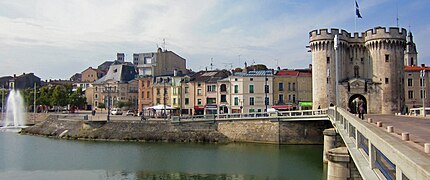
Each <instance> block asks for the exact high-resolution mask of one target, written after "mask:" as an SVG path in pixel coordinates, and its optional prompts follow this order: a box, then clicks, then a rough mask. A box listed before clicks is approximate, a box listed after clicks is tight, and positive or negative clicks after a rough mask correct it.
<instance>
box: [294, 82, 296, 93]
mask: <svg viewBox="0 0 430 180" xmlns="http://www.w3.org/2000/svg"><path fill="white" fill-rule="evenodd" d="M293 91H296V83H293Z"/></svg>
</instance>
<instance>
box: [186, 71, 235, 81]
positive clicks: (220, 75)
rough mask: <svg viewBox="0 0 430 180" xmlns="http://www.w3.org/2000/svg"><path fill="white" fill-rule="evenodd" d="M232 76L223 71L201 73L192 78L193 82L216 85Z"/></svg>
mask: <svg viewBox="0 0 430 180" xmlns="http://www.w3.org/2000/svg"><path fill="white" fill-rule="evenodd" d="M229 75H230V72H228V71H226V70H222V71H199V72H197V73H195V74H193V75H192V76H191V81H198V82H208V83H216V82H217V81H218V80H221V79H224V78H226V77H228V76H229Z"/></svg>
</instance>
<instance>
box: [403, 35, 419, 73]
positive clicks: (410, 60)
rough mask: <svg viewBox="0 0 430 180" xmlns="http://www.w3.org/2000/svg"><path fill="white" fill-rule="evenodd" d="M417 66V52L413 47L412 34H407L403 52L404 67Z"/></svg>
mask: <svg viewBox="0 0 430 180" xmlns="http://www.w3.org/2000/svg"><path fill="white" fill-rule="evenodd" d="M417 65H418V52H417V47H416V46H415V43H414V40H413V37H412V33H411V32H409V34H408V37H407V42H406V51H405V66H417Z"/></svg>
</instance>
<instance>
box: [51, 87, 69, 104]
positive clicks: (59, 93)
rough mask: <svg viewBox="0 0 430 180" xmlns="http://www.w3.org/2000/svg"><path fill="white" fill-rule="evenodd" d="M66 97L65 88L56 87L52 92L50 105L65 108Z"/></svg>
mask: <svg viewBox="0 0 430 180" xmlns="http://www.w3.org/2000/svg"><path fill="white" fill-rule="evenodd" d="M67 97H68V92H67V89H66V87H64V86H63V85H57V86H55V88H54V90H53V91H52V99H51V105H52V106H66V105H67V103H68V98H67Z"/></svg>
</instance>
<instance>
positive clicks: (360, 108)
mask: <svg viewBox="0 0 430 180" xmlns="http://www.w3.org/2000/svg"><path fill="white" fill-rule="evenodd" d="M357 104H358V118H361V119H362V120H363V119H364V101H363V100H361V98H359V99H358V103H357Z"/></svg>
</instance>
